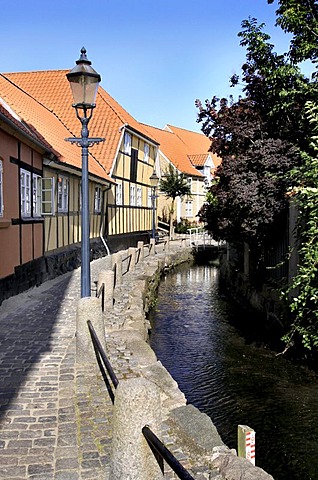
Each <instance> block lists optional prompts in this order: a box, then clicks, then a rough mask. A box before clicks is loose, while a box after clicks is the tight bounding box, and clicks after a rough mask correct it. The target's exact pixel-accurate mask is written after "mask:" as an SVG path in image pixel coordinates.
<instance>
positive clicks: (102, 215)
mask: <svg viewBox="0 0 318 480" xmlns="http://www.w3.org/2000/svg"><path fill="white" fill-rule="evenodd" d="M110 189H111V185H109V186H108V187H106V188H105V189H104V190H103V193H104V192H107V191H108V190H110ZM104 207H105V195H103V199H102V208H101V212H100V216H101V217H100V218H101V222H100V231H99V237H100V239H101V241H102V242H103V245H104V247H105V249H106V252H107V255H110V250H109V247H108V245H107V243H106V240H105V238H104V237H103V230H104V220H105V212H104Z"/></svg>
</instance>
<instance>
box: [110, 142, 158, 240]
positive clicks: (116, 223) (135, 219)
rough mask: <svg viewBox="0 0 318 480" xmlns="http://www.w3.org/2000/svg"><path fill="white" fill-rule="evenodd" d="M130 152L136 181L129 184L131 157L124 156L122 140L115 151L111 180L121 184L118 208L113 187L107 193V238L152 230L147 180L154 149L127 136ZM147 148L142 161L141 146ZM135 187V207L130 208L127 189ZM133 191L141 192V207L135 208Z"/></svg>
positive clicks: (142, 152)
mask: <svg viewBox="0 0 318 480" xmlns="http://www.w3.org/2000/svg"><path fill="white" fill-rule="evenodd" d="M131 137H132V142H131V147H132V149H135V150H137V152H138V153H137V174H136V181H135V182H133V181H131V165H132V162H131V158H132V154H130V155H129V154H127V153H124V138H123V141H122V144H121V145H120V148H119V153H118V155H117V159H116V161H115V163H114V168H113V172H112V178H113V180H115V181H116V182H118V183H122V205H116V187H115V185H114V186H112V187H111V190H110V191H109V192H108V199H107V203H108V221H109V223H108V234H109V235H120V234H127V233H130V232H144V231H150V230H151V228H152V215H151V212H152V210H151V207H150V206H148V188H150V181H149V178H150V176H151V174H152V173H153V169H154V164H155V157H156V148H155V147H154V146H153V145H150V144H149V142H147V140H143V139H142V138H139V137H138V136H136V135H134V134H133V133H131ZM145 143H148V145H149V159H148V161H147V162H145V161H144V144H145ZM132 184H134V185H135V189H136V190H135V192H136V204H135V205H131V204H130V186H131V185H132ZM137 188H141V206H137Z"/></svg>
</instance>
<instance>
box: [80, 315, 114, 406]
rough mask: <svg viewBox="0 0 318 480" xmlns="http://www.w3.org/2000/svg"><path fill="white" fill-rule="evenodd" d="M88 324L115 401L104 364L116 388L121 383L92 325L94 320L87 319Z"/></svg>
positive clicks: (100, 364)
mask: <svg viewBox="0 0 318 480" xmlns="http://www.w3.org/2000/svg"><path fill="white" fill-rule="evenodd" d="M87 326H88V329H89V333H90V334H91V338H92V342H93V345H94V350H95V354H96V358H97V362H98V365H99V368H100V370H101V372H102V375H103V378H104V381H105V383H106V386H107V389H108V393H109V396H110V398H111V400H112V402H113V403H114V400H115V396H114V393H113V391H112V389H111V386H110V385H109V381H108V378H107V376H106V374H105V370H104V368H103V364H104V367H105V368H106V371H107V373H108V375H109V377H110V379H111V381H112V384H113V386H114V388H115V389H116V388H117V387H118V383H119V381H118V378H117V377H116V374H115V372H114V370H113V367H112V366H111V364H110V362H109V360H108V358H107V355H106V353H105V350H104V349H103V347H102V344H101V343H100V341H99V339H98V337H97V335H96V332H95V330H94V327H93V325H92V322H91V321H90V320H88V321H87Z"/></svg>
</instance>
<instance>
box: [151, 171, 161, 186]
mask: <svg viewBox="0 0 318 480" xmlns="http://www.w3.org/2000/svg"><path fill="white" fill-rule="evenodd" d="M149 180H150V185H151V186H152V188H157V186H158V182H159V177H158V175H157V174H156V172H153V174H152V175H151V177H150V179H149Z"/></svg>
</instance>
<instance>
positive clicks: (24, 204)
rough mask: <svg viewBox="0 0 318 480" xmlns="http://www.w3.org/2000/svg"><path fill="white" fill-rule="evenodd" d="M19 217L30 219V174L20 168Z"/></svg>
mask: <svg viewBox="0 0 318 480" xmlns="http://www.w3.org/2000/svg"><path fill="white" fill-rule="evenodd" d="M20 187H21V216H22V217H31V173H30V172H28V171H27V170H23V169H22V168H21V172H20Z"/></svg>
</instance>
